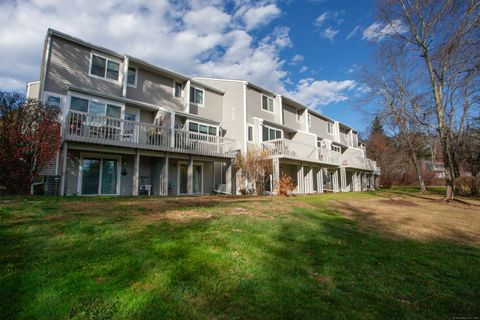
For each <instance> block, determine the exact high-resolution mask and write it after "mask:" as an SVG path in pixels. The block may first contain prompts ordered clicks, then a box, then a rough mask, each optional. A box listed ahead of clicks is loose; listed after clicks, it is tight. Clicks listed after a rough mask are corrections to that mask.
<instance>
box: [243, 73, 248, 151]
mask: <svg viewBox="0 0 480 320" xmlns="http://www.w3.org/2000/svg"><path fill="white" fill-rule="evenodd" d="M247 84H248V82H246V81H244V82H243V150H244V152H247V140H248V139H247V137H248V136H247V134H248V133H247V125H246V124H247Z"/></svg>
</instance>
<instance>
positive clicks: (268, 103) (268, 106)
mask: <svg viewBox="0 0 480 320" xmlns="http://www.w3.org/2000/svg"><path fill="white" fill-rule="evenodd" d="M262 110H264V111H268V112H273V99H272V98H270V97H268V96H265V95H262Z"/></svg>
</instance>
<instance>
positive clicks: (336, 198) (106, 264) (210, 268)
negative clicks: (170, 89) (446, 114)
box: [0, 189, 480, 319]
mask: <svg viewBox="0 0 480 320" xmlns="http://www.w3.org/2000/svg"><path fill="white" fill-rule="evenodd" d="M410 192H412V190H403V189H402V190H393V191H389V192H377V193H351V194H330V195H319V196H304V197H295V198H288V199H287V198H268V197H259V198H256V197H243V198H242V197H223V198H222V197H208V198H194V197H191V198H131V197H122V198H78V197H77V198H75V197H72V198H57V197H15V198H2V199H0V219H1V220H0V243H1V246H0V315H1V318H3V319H13V318H18V319H65V318H73V319H111V318H114V319H132V318H138V319H171V318H180V319H265V318H268V319H318V318H339V319H344V318H363V319H365V318H366V319H368V318H371V319H377V318H383V319H385V318H388V319H395V318H401V319H404V318H408V319H423V318H430V319H441V318H445V319H452V318H453V317H478V316H480V304H479V301H480V246H479V244H478V241H477V240H478V239H477V238H475V232H476V230H478V229H475V228H476V227H477V226H476V225H474V226H473V227H472V226H470V225H472V224H473V223H470V224H469V226H470V228H473V229H468V228H467V227H469V226H467V227H465V226H461V228H460V227H458V228H459V229H458V230H462V232H464V233H465V234H470V235H471V236H470V237H460V238H459V239H456V238H455V237H453V238H452V237H446V238H443V234H444V233H443V232H437V233H428V237H423V236H418V237H417V235H418V234H419V232H420V231H418V232H413V233H412V232H410V231H411V230H412V228H414V227H415V225H417V224H418V223H413V224H412V226H410V227H408V228H406V227H405V226H408V225H409V223H411V222H405V221H403V220H395V218H392V219H391V220H389V221H386V220H385V218H382V220H379V219H376V218H374V217H375V216H372V215H373V214H374V213H375V214H378V212H373V211H375V210H374V209H372V208H374V207H372V206H373V205H372V204H373V203H380V202H379V201H384V200H391V201H393V202H392V203H390V202H389V203H388V204H385V205H384V206H385V207H382V206H383V204H382V205H379V206H378V208H379V209H378V210H379V211H380V212H384V213H385V214H381V215H382V216H388V213H389V212H392V215H394V216H395V214H397V213H396V212H405V211H407V212H408V211H410V212H412V216H414V215H415V210H417V211H419V210H421V209H422V208H423V205H428V206H429V207H428V210H427V211H430V212H431V213H432V215H434V214H435V212H436V211H435V209H432V206H438V210H439V211H438V212H443V211H442V210H444V209H443V207H442V206H445V205H446V204H444V203H442V202H440V201H436V202H435V201H431V200H428V199H427V198H425V199H422V198H418V197H414V196H410ZM399 197H401V198H402V199H404V201H409V202H412V203H414V204H415V205H416V207H414V206H408V205H406V202H405V203H400V204H401V205H398V204H396V203H395V202H394V201H395V199H398V198H399ZM430 197H438V196H437V195H434V194H433V195H430ZM392 199H393V200H392ZM382 203H383V202H382ZM347 205H348V208H349V210H346V209H345V208H346V206H347ZM357 205H358V208H359V209H358V214H357V212H356V209H355V206H357ZM369 205H370V206H371V207H368V206H369ZM389 205H390V206H391V207H390V208H391V209H392V210H390V211H389V209H388V208H389V207H388V206H389ZM463 206H465V207H462V208H460V207H458V208H457V207H452V208H456V209H455V210H449V212H451V215H455V213H456V210H457V209H458V210H461V211H462V213H461V214H464V215H468V214H469V212H470V215H471V217H472V219H474V218H475V219H476V217H478V215H479V211H480V210H478V208H479V207H480V203H479V202H472V203H471V204H468V205H463ZM352 208H353V209H352ZM399 208H400V209H401V208H403V209H402V210H399ZM425 208H427V207H425ZM433 208H435V207H433ZM382 210H383V211H382ZM352 211H353V214H352ZM370 211H372V212H373V213H372V215H369V217H370V218H369V219H366V218H365V217H366V214H367V213H368V212H370ZM360 213H362V214H360ZM412 219H413V218H412ZM456 221H457V220H452V222H448V223H450V225H448V226H443V227H445V228H446V227H448V228H449V230H456V228H457V226H456V225H455V224H456V223H460V222H456ZM471 221H477V220H471ZM397 225H399V226H400V225H401V228H400V227H399V228H398V229H395V228H394V227H395V226H397ZM387 226H388V228H387ZM433 227H434V226H432V228H433ZM433 229H435V228H433ZM422 230H423V229H422ZM452 232H453V233H454V231H452ZM412 234H413V236H412ZM472 234H473V235H472Z"/></svg>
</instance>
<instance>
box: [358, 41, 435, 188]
mask: <svg viewBox="0 0 480 320" xmlns="http://www.w3.org/2000/svg"><path fill="white" fill-rule="evenodd" d="M394 49H395V51H394ZM399 51H400V50H398V48H391V47H387V48H384V50H383V51H382V54H381V58H380V59H377V60H378V61H379V63H377V68H376V69H375V70H374V71H373V72H365V73H364V77H363V79H364V82H365V84H366V85H367V86H368V87H369V88H370V89H372V90H371V91H370V94H369V96H370V100H371V101H375V102H377V104H378V105H379V110H378V111H377V112H378V113H379V114H380V115H381V117H382V119H384V121H385V122H386V124H387V125H388V127H389V129H390V130H389V131H390V133H391V134H392V135H393V137H394V139H396V140H397V146H398V148H396V149H395V150H391V151H394V152H395V153H396V154H397V152H399V151H400V152H404V153H405V154H406V155H407V158H406V160H407V161H409V162H410V164H411V165H412V166H413V168H414V170H415V178H416V180H417V183H418V185H419V187H420V192H422V193H423V192H425V191H426V188H425V182H424V179H423V177H422V171H421V167H420V164H419V159H418V154H419V153H420V152H421V151H422V150H423V149H424V148H425V146H426V145H425V139H424V137H425V134H424V127H423V126H422V125H421V123H420V122H419V121H418V119H417V116H416V114H415V109H416V108H417V105H418V104H421V103H424V101H423V100H424V99H423V98H422V97H421V96H415V95H414V94H413V93H412V92H413V91H414V90H412V88H415V87H416V86H417V77H416V76H415V75H414V74H413V75H412V73H411V72H410V71H411V69H410V67H409V65H408V64H407V63H405V61H404V60H403V59H402V57H403V55H402V52H399Z"/></svg>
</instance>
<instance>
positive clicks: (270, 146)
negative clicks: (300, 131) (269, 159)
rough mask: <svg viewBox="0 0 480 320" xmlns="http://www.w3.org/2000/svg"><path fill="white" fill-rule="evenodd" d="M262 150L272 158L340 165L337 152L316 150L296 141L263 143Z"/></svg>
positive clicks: (280, 140) (283, 140)
mask: <svg viewBox="0 0 480 320" xmlns="http://www.w3.org/2000/svg"><path fill="white" fill-rule="evenodd" d="M262 146H263V149H264V150H267V151H268V152H269V154H270V155H272V156H283V157H288V158H294V159H298V160H306V161H313V162H322V163H326V164H331V165H339V164H340V154H339V153H338V152H335V151H332V150H327V149H323V148H317V147H316V146H313V145H311V144H306V143H301V142H298V141H292V140H286V139H277V140H271V141H265V142H263V143H262Z"/></svg>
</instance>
